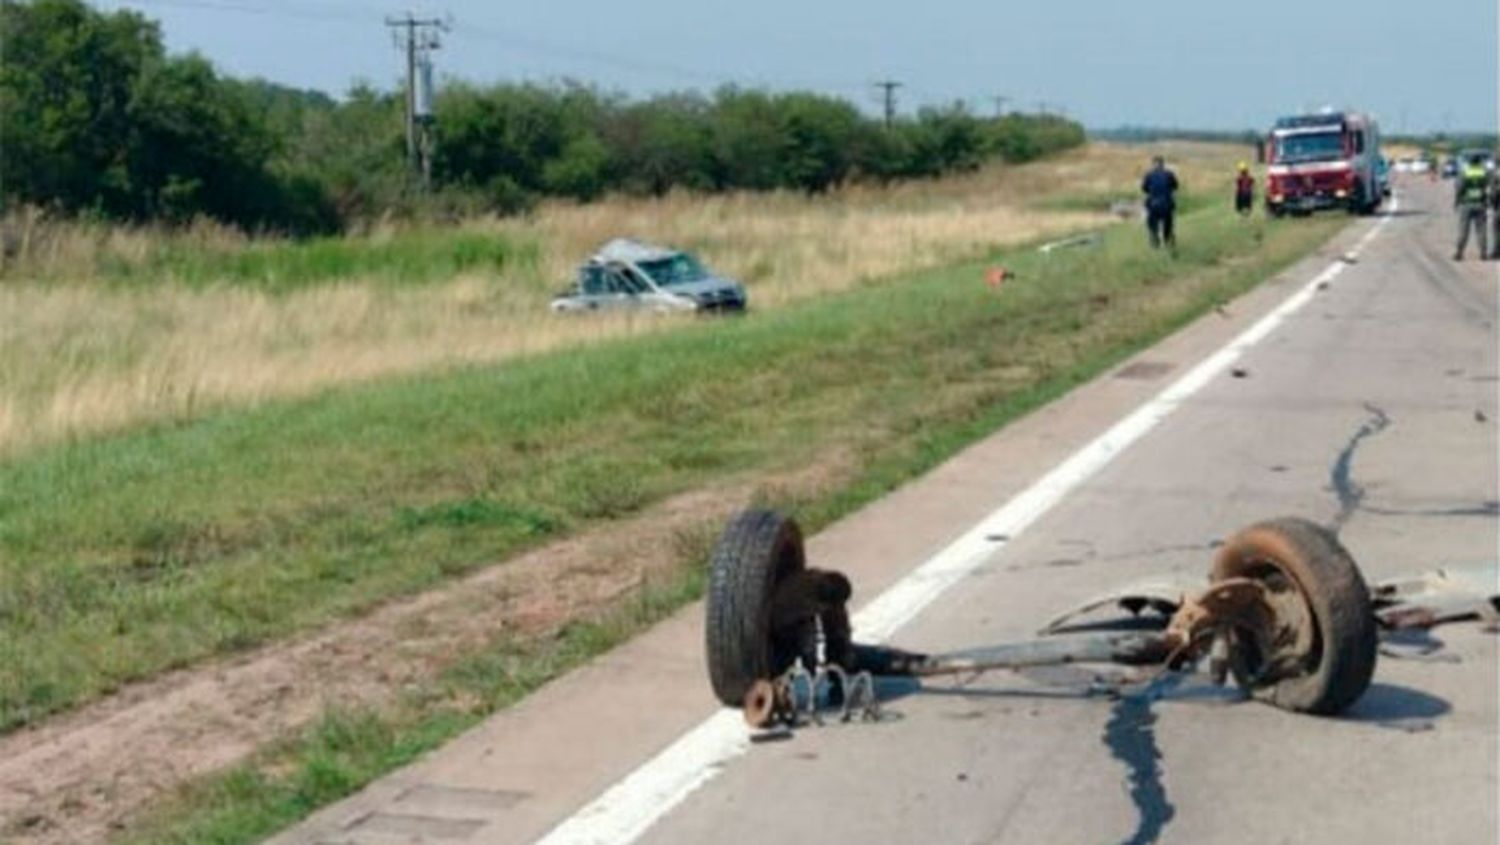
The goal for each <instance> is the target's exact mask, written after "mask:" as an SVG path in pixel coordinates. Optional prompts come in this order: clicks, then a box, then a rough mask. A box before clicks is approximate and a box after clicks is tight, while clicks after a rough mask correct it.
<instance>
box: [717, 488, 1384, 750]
mask: <svg viewBox="0 0 1500 845" xmlns="http://www.w3.org/2000/svg"><path fill="white" fill-rule="evenodd" d="M852 592H853V588H852V585H851V584H850V583H849V580H848V579H847V578H846V577H845V576H843V575H842V574H840V573H837V572H832V571H828V570H819V569H810V568H808V567H807V565H806V561H805V558H804V554H803V546H802V535H801V532H800V530H799V529H798V527H797V525H796V523H795V522H793V521H792V520H790V519H788V518H786V517H784V516H781V515H779V514H776V513H774V512H771V511H747V512H745V513H742V514H740V515H739V516H737V517H736V518H735V519H733V520H732V521H731V522H730V523H729V525H728V527H727V528H726V529H725V532H724V535H723V537H722V538H721V539H720V541H719V544H718V546H717V548H716V549H715V552H714V556H713V562H712V565H711V572H710V582H709V595H708V602H707V625H706V631H707V650H708V669H709V678H710V681H711V683H712V685H713V688H714V692H715V694H716V695H717V696H718V698H719V700H720V701H722V702H723V703H725V704H726V705H729V706H733V707H742V708H744V710H745V714H746V718H747V720H748V721H749V722H750V723H751V724H752V725H754V726H757V727H761V726H765V725H767V724H770V723H771V722H772V721H774V720H775V719H776V718H777V716H778V715H780V716H785V715H786V714H787V713H789V712H794V711H795V710H796V704H795V702H794V699H795V697H796V694H795V691H794V687H795V686H796V685H797V683H798V682H799V681H798V679H799V678H801V679H806V680H805V683H806V686H807V694H808V696H809V697H812V698H815V697H816V695H817V692H816V688H817V685H818V683H819V681H822V680H827V681H829V682H831V683H833V684H834V685H835V686H836V689H837V691H836V695H838V696H841V697H843V696H846V694H853V693H854V692H855V691H856V688H857V687H860V679H863V681H864V685H865V686H869V687H870V691H869V694H870V696H871V699H872V700H873V684H872V683H870V679H872V678H874V677H928V676H935V675H953V674H967V673H973V672H984V671H988V670H993V669H1018V668H1023V667H1028V666H1046V665H1056V664H1065V663H1118V664H1124V665H1132V666H1141V665H1159V666H1163V667H1165V668H1167V669H1179V668H1182V667H1184V666H1190V665H1193V664H1196V663H1197V662H1198V661H1199V660H1201V659H1202V658H1203V657H1204V656H1211V657H1212V659H1213V660H1212V662H1213V664H1214V665H1213V667H1212V669H1213V674H1214V677H1215V679H1216V680H1222V679H1224V678H1225V677H1226V676H1227V675H1229V674H1230V673H1232V674H1233V676H1234V678H1235V681H1236V682H1237V683H1238V684H1239V685H1240V686H1242V687H1244V688H1245V689H1246V690H1247V691H1249V692H1250V693H1251V694H1252V695H1254V696H1255V697H1257V698H1261V699H1263V700H1266V701H1268V702H1270V703H1272V704H1275V705H1277V706H1279V707H1283V708H1285V709H1289V710H1295V711H1300V712H1309V713H1336V712H1339V711H1341V710H1343V709H1345V708H1347V707H1348V706H1349V705H1351V704H1353V703H1354V701H1355V700H1357V699H1358V698H1359V696H1360V695H1361V694H1363V693H1364V691H1365V689H1366V688H1367V687H1368V686H1369V683H1370V678H1371V675H1372V674H1373V672H1374V668H1375V652H1376V628H1375V617H1374V615H1373V613H1372V610H1371V603H1370V593H1369V590H1368V589H1367V588H1366V587H1365V584H1364V581H1363V579H1362V577H1361V576H1360V573H1359V569H1358V567H1357V566H1355V564H1354V561H1353V560H1352V559H1351V558H1350V557H1349V554H1348V553H1347V552H1346V551H1345V550H1344V549H1343V547H1342V546H1341V545H1339V542H1338V540H1337V538H1336V537H1334V536H1333V535H1332V534H1331V533H1329V532H1328V531H1326V530H1325V529H1323V528H1322V527H1320V526H1318V525H1316V524H1314V523H1311V522H1308V521H1306V520H1301V519H1279V520H1274V521H1270V522H1263V523H1259V524H1257V525H1254V526H1251V527H1250V528H1247V529H1245V530H1244V531H1241V532H1240V533H1238V534H1236V535H1235V536H1234V537H1232V538H1231V539H1230V540H1229V541H1228V542H1226V543H1225V544H1224V546H1223V547H1221V548H1220V549H1219V551H1218V554H1217V555H1216V557H1215V559H1214V562H1213V567H1212V571H1211V574H1210V582H1209V584H1208V586H1207V587H1205V588H1204V589H1202V590H1200V591H1197V592H1194V593H1190V594H1184V595H1181V596H1180V597H1178V599H1177V600H1176V601H1175V602H1173V603H1172V604H1171V605H1170V607H1171V608H1172V613H1171V615H1170V617H1169V618H1168V619H1167V621H1166V624H1165V626H1163V627H1162V629H1161V630H1154V631H1142V630H1109V629H1108V628H1107V626H1099V625H1095V626H1091V631H1090V632H1089V633H1076V632H1073V633H1069V632H1068V630H1067V628H1065V627H1058V626H1052V627H1049V628H1048V629H1046V630H1045V631H1044V635H1043V636H1042V637H1040V638H1038V639H1035V640H1029V641H1024V642H1016V643H1003V644H999V645H991V646H982V647H978V648H971V649H965V650H960V651H952V652H947V653H943V654H922V653H918V652H912V651H906V650H903V649H899V648H894V647H890V646H884V645H864V644H857V643H854V642H853V641H852V638H851V628H850V624H849V616H848V611H847V608H846V605H847V602H848V600H849V598H850V596H851V595H852ZM848 713H849V704H848V701H847V700H846V701H845V715H846V717H847V715H848Z"/></svg>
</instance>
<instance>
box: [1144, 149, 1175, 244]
mask: <svg viewBox="0 0 1500 845" xmlns="http://www.w3.org/2000/svg"><path fill="white" fill-rule="evenodd" d="M1141 193H1143V194H1145V195H1146V230H1147V231H1148V232H1149V233H1150V235H1151V247H1152V248H1153V249H1155V248H1157V247H1160V246H1161V245H1162V244H1163V243H1165V244H1166V245H1167V247H1168V248H1169V249H1173V248H1176V246H1177V235H1176V232H1174V231H1173V228H1172V223H1173V220H1172V218H1173V216H1174V215H1175V214H1176V213H1177V174H1175V173H1173V172H1172V171H1170V170H1168V169H1167V163H1166V162H1165V161H1164V160H1162V157H1161V156H1157V157H1155V158H1153V159H1152V160H1151V170H1150V171H1149V172H1147V173H1146V178H1144V179H1142V180H1141Z"/></svg>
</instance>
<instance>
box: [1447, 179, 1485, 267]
mask: <svg viewBox="0 0 1500 845" xmlns="http://www.w3.org/2000/svg"><path fill="white" fill-rule="evenodd" d="M1485 159H1486V156H1485V155H1484V154H1483V153H1477V152H1475V153H1468V154H1466V155H1465V156H1464V158H1463V161H1462V162H1460V164H1459V167H1458V178H1456V179H1454V180H1453V208H1454V210H1455V211H1457V212H1458V245H1457V246H1456V247H1455V248H1454V250H1453V260H1454V261H1462V260H1464V250H1465V248H1467V247H1468V245H1469V230H1470V229H1473V230H1474V231H1476V232H1477V233H1478V234H1479V257H1480V258H1481V259H1483V258H1485V257H1486V256H1488V255H1489V252H1490V248H1489V231H1488V229H1489V225H1488V220H1486V219H1485V218H1486V213H1487V212H1488V211H1489V205H1490V174H1489V172H1488V171H1487V170H1485V167H1484V163H1485Z"/></svg>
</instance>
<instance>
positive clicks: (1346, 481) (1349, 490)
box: [1328, 402, 1391, 534]
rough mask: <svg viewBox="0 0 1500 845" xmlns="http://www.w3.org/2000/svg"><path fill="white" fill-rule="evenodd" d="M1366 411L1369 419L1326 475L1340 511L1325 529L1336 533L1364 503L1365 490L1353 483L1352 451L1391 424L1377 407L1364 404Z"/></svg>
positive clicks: (1357, 431) (1389, 419)
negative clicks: (1336, 497)
mask: <svg viewBox="0 0 1500 845" xmlns="http://www.w3.org/2000/svg"><path fill="white" fill-rule="evenodd" d="M1365 410H1366V411H1369V412H1370V418H1369V419H1368V420H1365V422H1364V423H1363V424H1362V425H1360V427H1359V428H1358V429H1357V430H1355V432H1354V435H1353V436H1352V437H1350V438H1349V442H1348V443H1346V444H1344V448H1343V450H1341V451H1340V452H1339V456H1338V458H1337V459H1336V460H1334V462H1333V469H1332V470H1331V471H1330V473H1329V476H1330V479H1331V482H1332V485H1333V492H1334V495H1336V496H1338V499H1339V511H1338V513H1336V514H1334V516H1333V519H1332V520H1330V521H1329V523H1328V530H1330V531H1332V532H1333V533H1335V534H1337V533H1338V532H1339V530H1340V529H1342V528H1343V527H1344V523H1346V522H1348V521H1349V517H1351V516H1353V515H1354V512H1355V511H1356V510H1358V509H1359V504H1360V502H1362V501H1364V498H1365V488H1364V487H1362V486H1360V485H1359V484H1356V483H1354V476H1353V471H1354V452H1355V450H1357V449H1358V448H1359V444H1360V442H1361V441H1363V440H1364V439H1365V438H1366V437H1372V436H1374V435H1376V434H1379V433H1380V432H1382V431H1384V430H1385V428H1386V426H1388V425H1390V423H1391V418H1390V417H1389V416H1387V415H1386V413H1385V411H1383V410H1381V409H1380V408H1378V407H1376V406H1374V405H1371V404H1370V403H1368V402H1366V403H1365Z"/></svg>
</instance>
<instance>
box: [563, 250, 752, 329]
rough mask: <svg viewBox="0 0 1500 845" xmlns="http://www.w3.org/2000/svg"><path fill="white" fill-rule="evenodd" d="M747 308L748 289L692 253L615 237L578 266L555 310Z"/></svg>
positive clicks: (662, 312) (709, 310)
mask: <svg viewBox="0 0 1500 845" xmlns="http://www.w3.org/2000/svg"><path fill="white" fill-rule="evenodd" d="M747 304H748V297H747V296H746V294H745V287H744V285H741V284H740V283H739V282H736V281H734V280H732V279H726V278H723V277H721V276H716V275H714V274H713V273H711V272H709V270H708V269H707V268H706V267H704V266H703V264H702V263H700V262H699V261H698V259H697V258H694V257H693V256H692V255H691V254H690V253H687V252H683V251H682V250H678V249H669V248H666V247H660V246H655V245H652V244H647V243H642V242H640V241H634V240H630V239H628V238H616V239H615V240H612V241H610V242H609V243H607V244H605V245H604V246H603V247H601V248H600V249H599V251H598V252H597V253H595V254H594V256H593V257H592V258H590V259H589V260H588V261H586V262H584V264H583V265H582V266H581V267H579V268H578V277H577V280H576V281H575V282H574V283H573V285H572V286H571V287H569V288H568V289H567V290H565V291H563V292H562V293H560V294H558V296H557V297H556V298H555V299H553V300H552V310H553V311H555V312H557V313H579V312H588V311H647V312H652V313H658V314H665V313H671V312H682V311H699V312H739V311H744V310H745V307H746V305H747Z"/></svg>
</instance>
